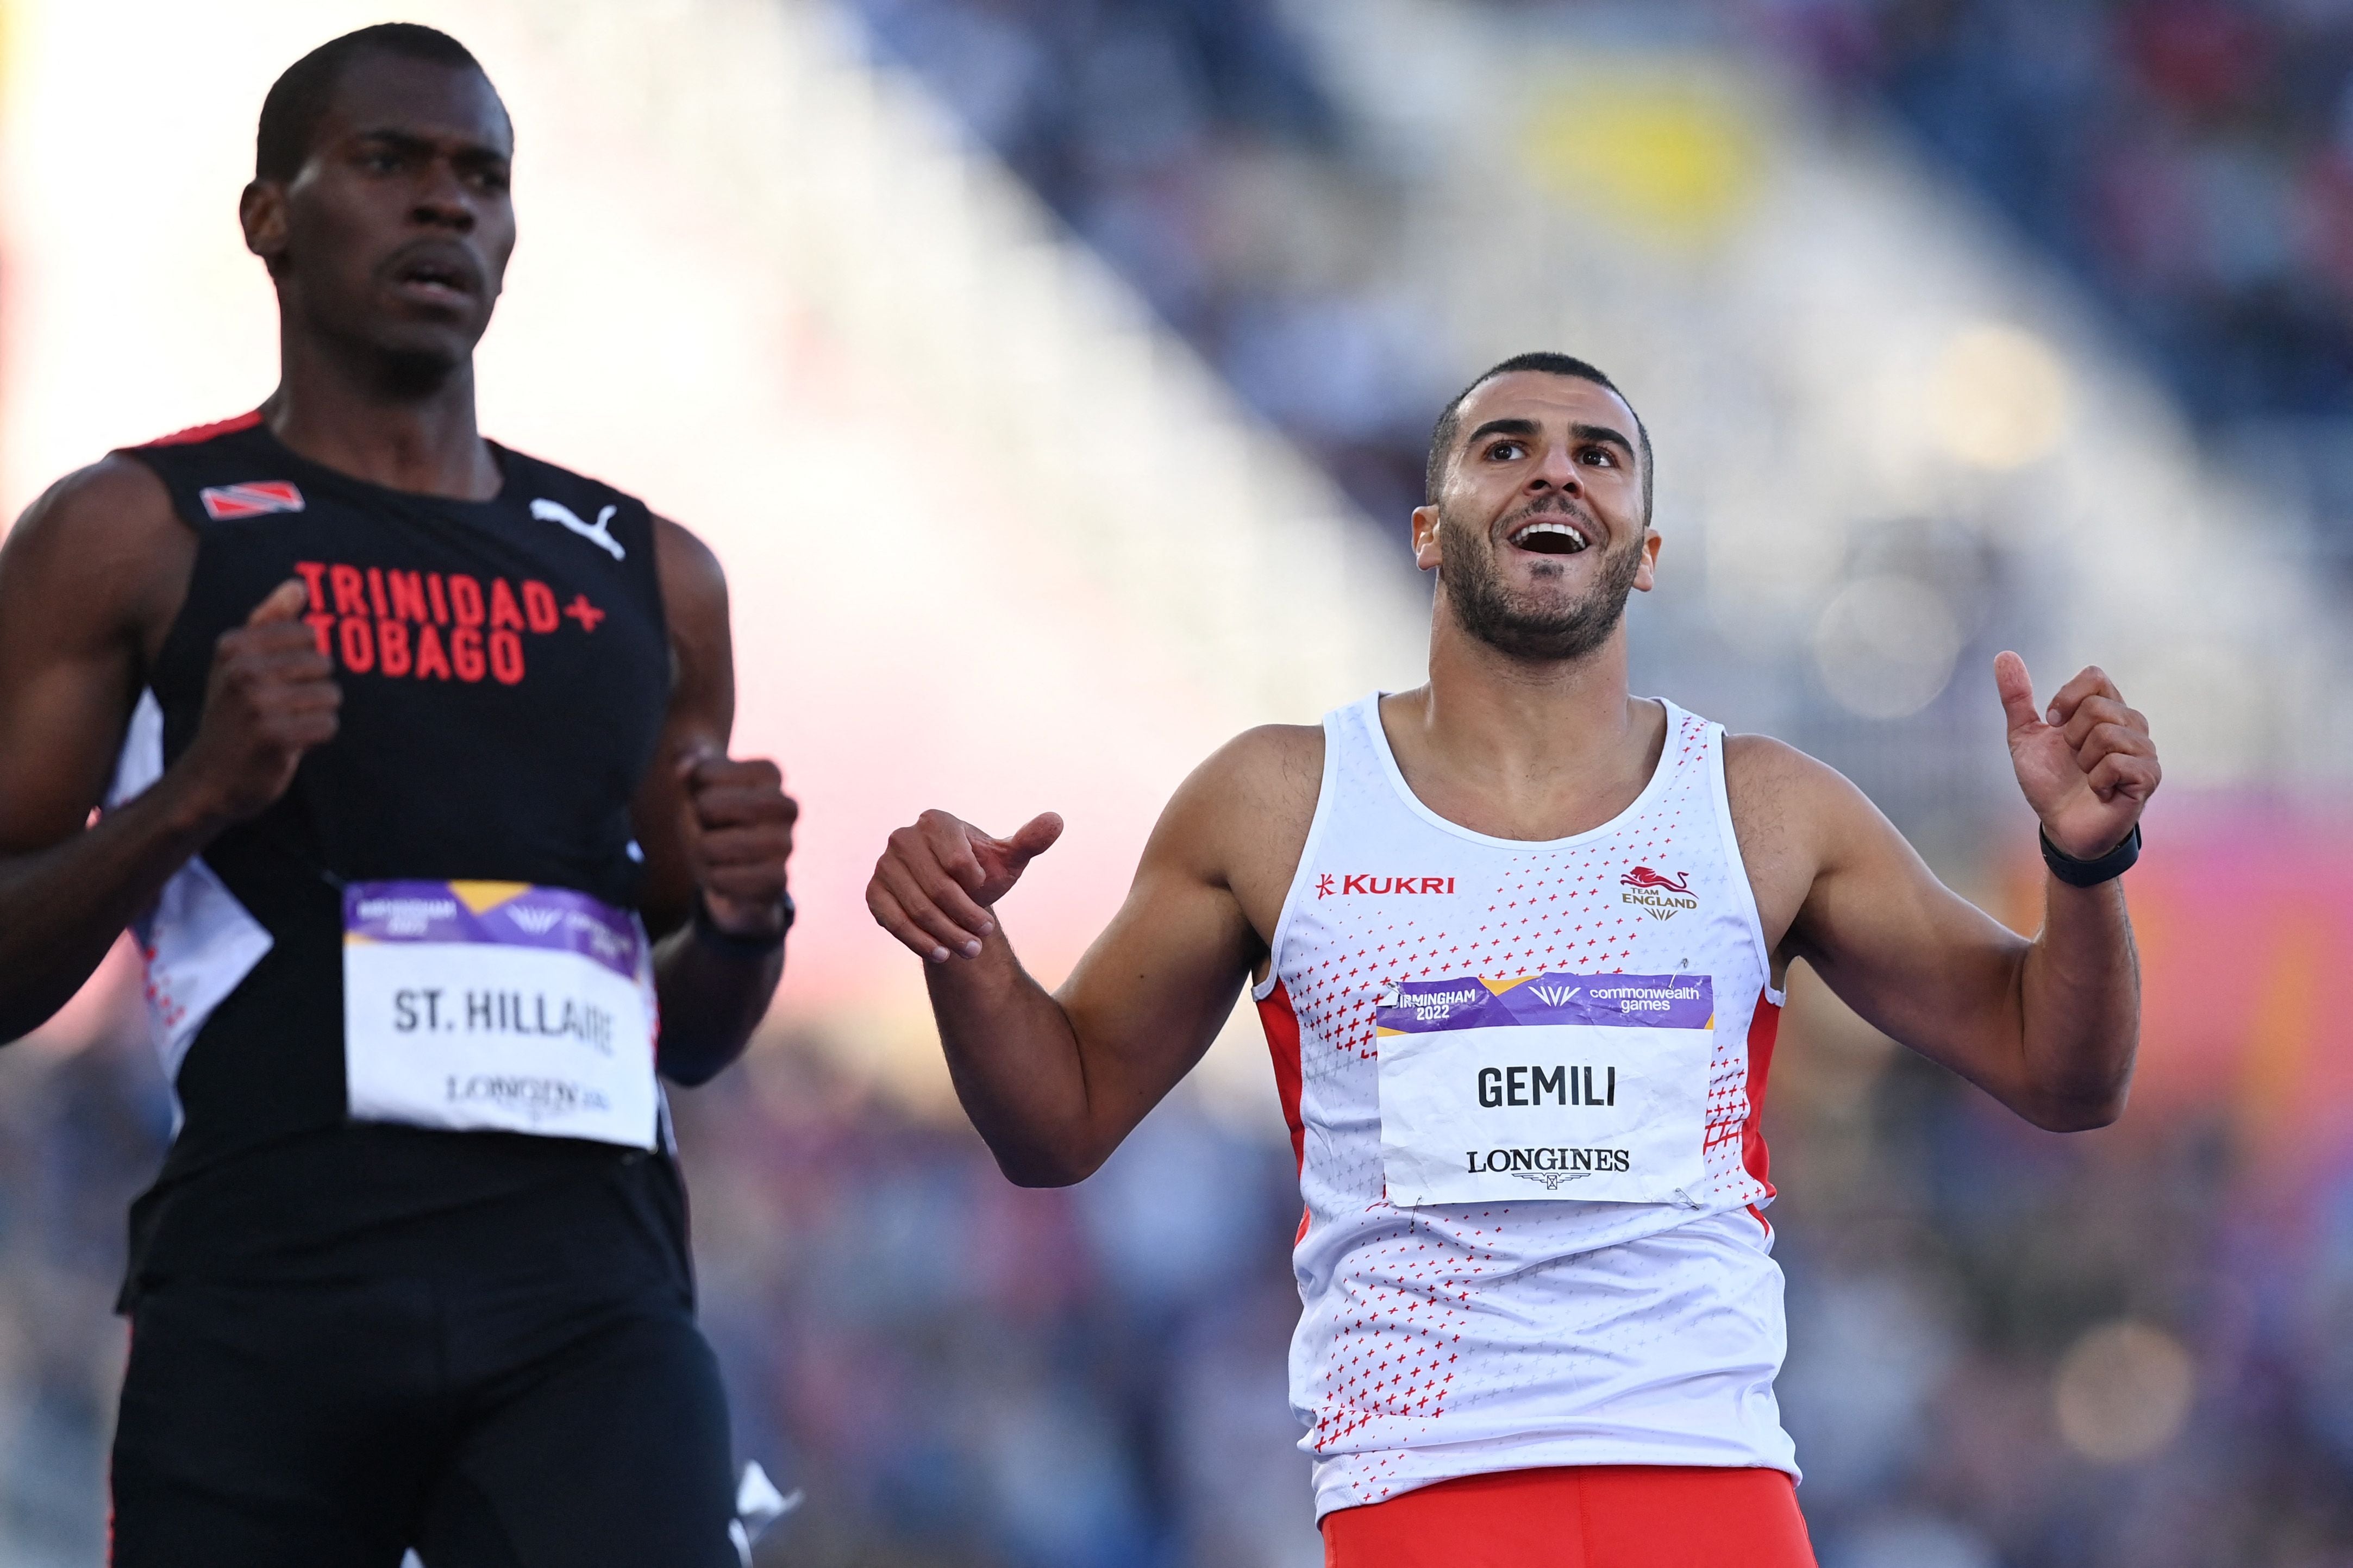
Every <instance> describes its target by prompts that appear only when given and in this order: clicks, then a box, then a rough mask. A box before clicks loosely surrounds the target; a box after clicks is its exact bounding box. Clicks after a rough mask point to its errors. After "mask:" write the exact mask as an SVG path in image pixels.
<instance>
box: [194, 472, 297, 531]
mask: <svg viewBox="0 0 2353 1568" xmlns="http://www.w3.org/2000/svg"><path fill="white" fill-rule="evenodd" d="M196 499H197V500H201V501H203V502H204V503H205V513H206V516H208V517H210V518H211V519H212V520H213V521H215V522H227V521H230V520H231V519H233V518H240V517H260V516H262V515H264V514H265V513H268V512H273V511H301V510H302V492H301V490H299V489H295V488H294V484H293V481H291V480H290V479H249V480H248V481H247V482H246V483H244V484H241V485H218V486H216V487H214V488H213V489H205V490H199V491H197V492H196Z"/></svg>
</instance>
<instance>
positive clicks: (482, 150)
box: [354, 125, 509, 163]
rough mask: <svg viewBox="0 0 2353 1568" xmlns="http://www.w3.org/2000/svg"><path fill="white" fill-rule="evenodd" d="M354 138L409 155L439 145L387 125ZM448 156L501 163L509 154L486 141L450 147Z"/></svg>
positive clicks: (410, 132)
mask: <svg viewBox="0 0 2353 1568" xmlns="http://www.w3.org/2000/svg"><path fill="white" fill-rule="evenodd" d="M354 140H356V141H359V142H364V143H366V144H369V145H373V146H377V147H382V148H385V149H386V150H388V151H391V152H395V153H405V154H407V155H409V156H418V155H427V154H430V153H432V152H433V151H434V150H435V148H436V147H438V145H439V143H438V142H436V141H435V140H434V139H433V138H432V137H430V136H420V135H418V134H417V132H414V131H400V130H396V129H394V128H393V127H391V126H388V125H386V126H379V127H377V128H375V129H373V130H368V131H362V132H359V133H358V135H357V136H356V137H355V138H354ZM449 156H450V158H451V159H452V160H454V161H456V162H459V163H465V162H467V161H469V160H472V161H476V162H482V161H489V162H495V163H505V162H507V160H508V156H509V155H508V153H505V152H504V151H503V150H501V149H500V148H498V147H494V146H492V145H491V144H490V143H489V142H464V143H462V144H461V145H459V146H458V147H455V148H453V149H451V151H450V153H449Z"/></svg>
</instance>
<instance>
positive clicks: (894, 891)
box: [875, 859, 980, 958]
mask: <svg viewBox="0 0 2353 1568" xmlns="http://www.w3.org/2000/svg"><path fill="white" fill-rule="evenodd" d="M875 875H876V876H878V877H880V878H881V879H882V885H883V886H884V887H885V888H887V889H890V893H891V896H892V898H894V899H897V900H899V907H900V909H902V910H905V911H906V915H907V918H908V919H909V920H911V921H914V922H915V924H916V925H917V926H918V927H920V928H921V929H922V930H923V931H924V932H925V933H926V934H927V935H929V936H930V937H931V938H932V939H933V940H934V942H937V943H938V944H939V945H940V946H942V947H944V948H950V949H953V950H954V951H955V952H961V953H963V954H964V955H965V957H966V958H975V957H977V956H978V955H979V953H980V939H979V938H978V937H976V936H975V935H974V934H973V933H972V932H971V931H968V930H966V929H965V927H963V926H961V925H959V924H957V923H956V922H955V920H953V919H951V918H950V917H949V916H948V915H947V914H946V913H944V911H943V910H941V909H940V907H939V905H937V904H936V903H934V902H933V901H932V899H931V896H930V894H928V893H927V892H925V891H924V889H923V885H922V883H920V882H919V881H917V880H916V879H915V875H914V873H913V870H911V869H910V868H908V866H907V864H906V862H904V861H902V860H895V859H892V860H885V861H884V862H883V863H882V864H881V865H880V866H878V867H876V868H875Z"/></svg>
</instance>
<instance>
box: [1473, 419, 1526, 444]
mask: <svg viewBox="0 0 2353 1568" xmlns="http://www.w3.org/2000/svg"><path fill="white" fill-rule="evenodd" d="M1535 433H1536V422H1535V420H1533V419H1490V420H1488V421H1487V423H1485V424H1484V425H1482V426H1479V428H1477V429H1476V430H1473V431H1472V432H1471V438H1470V439H1469V440H1468V441H1465V442H1464V443H1463V445H1464V446H1466V447H1475V446H1477V445H1478V444H1479V443H1480V442H1482V441H1483V440H1485V439H1486V438H1487V437H1490V436H1533V435H1535Z"/></svg>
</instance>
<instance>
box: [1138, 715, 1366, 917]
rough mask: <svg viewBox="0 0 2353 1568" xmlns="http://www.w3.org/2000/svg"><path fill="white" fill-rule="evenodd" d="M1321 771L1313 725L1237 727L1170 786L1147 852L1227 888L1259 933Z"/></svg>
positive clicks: (1273, 908)
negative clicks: (1172, 790) (1173, 787)
mask: <svg viewBox="0 0 2353 1568" xmlns="http://www.w3.org/2000/svg"><path fill="white" fill-rule="evenodd" d="M1323 777H1324V731H1323V727H1322V726H1321V725H1316V724H1264V725H1261V726H1260V727H1258V728H1257V729H1254V730H1245V731H1242V732H1241V733H1240V734H1239V735H1237V736H1235V737H1234V738H1233V739H1232V740H1230V741H1229V742H1226V743H1225V744H1224V745H1222V746H1220V747H1219V748H1218V749H1217V750H1216V751H1215V752H1211V753H1210V754H1209V756H1208V760H1206V761H1205V762H1203V763H1201V765H1200V766H1198V767H1197V768H1195V769H1194V770H1193V772H1192V773H1191V774H1190V775H1188V776H1187V778H1186V780H1185V782H1184V783H1183V784H1179V785H1178V786H1177V788H1176V795H1173V796H1172V797H1170V799H1169V802H1168V808H1167V810H1166V811H1165V812H1163V813H1162V814H1161V818H1160V825H1159V826H1158V827H1156V828H1155V829H1154V831H1153V835H1152V845H1151V847H1150V848H1149V849H1148V850H1146V852H1145V854H1146V858H1147V861H1150V860H1158V861H1160V862H1161V863H1162V864H1164V865H1167V866H1170V867H1172V868H1183V871H1184V873H1185V874H1186V875H1187V876H1188V877H1190V878H1192V879H1198V880H1199V881H1202V882H1206V883H1208V884H1210V885H1212V886H1216V887H1221V888H1225V889H1230V890H1231V891H1232V893H1233V895H1234V897H1235V898H1236V900H1239V901H1240V904H1241V907H1242V912H1243V913H1244V914H1245V915H1246V916H1247V917H1248V918H1249V920H1250V924H1251V925H1252V926H1254V927H1256V928H1257V930H1258V932H1259V936H1260V938H1261V940H1264V939H1266V938H1267V937H1268V936H1270V935H1271V933H1272V931H1273V928H1274V922H1275V920H1276V918H1277V917H1278V916H1279V915H1280V914H1281V912H1282V900H1283V897H1284V895H1285V893H1286V892H1287V891H1288V890H1289V889H1290V885H1291V878H1292V874H1293V871H1295V870H1296V869H1297V868H1298V865H1299V856H1300V852H1301V850H1302V849H1303V848H1304V847H1305V846H1306V843H1307V829H1308V826H1309V825H1310V824H1311V823H1312V822H1314V818H1315V797H1316V795H1317V792H1318V791H1319V789H1320V788H1321V786H1322V782H1323Z"/></svg>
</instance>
